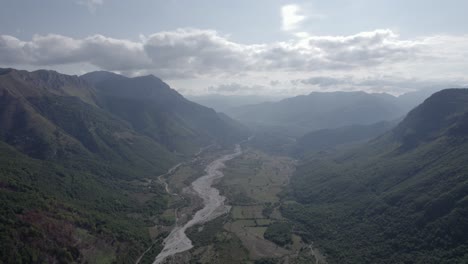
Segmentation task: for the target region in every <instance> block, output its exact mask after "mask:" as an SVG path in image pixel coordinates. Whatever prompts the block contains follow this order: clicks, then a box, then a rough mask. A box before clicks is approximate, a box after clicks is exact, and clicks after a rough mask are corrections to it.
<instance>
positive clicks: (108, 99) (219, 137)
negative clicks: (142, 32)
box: [81, 72, 246, 154]
mask: <svg viewBox="0 0 468 264" xmlns="http://www.w3.org/2000/svg"><path fill="white" fill-rule="evenodd" d="M81 78H83V79H85V80H87V81H89V82H90V83H92V84H93V85H94V86H95V87H96V90H97V95H98V98H99V101H100V102H99V104H100V106H101V107H102V108H103V109H105V110H107V111H108V112H110V113H112V114H113V115H115V116H118V117H119V118H121V119H123V120H125V121H127V122H128V123H130V124H131V126H132V128H133V129H135V130H136V131H138V132H139V133H142V134H144V135H146V136H148V137H150V138H152V139H154V140H156V141H157V142H160V143H161V144H163V145H164V146H166V147H167V148H168V149H169V150H171V151H176V152H178V153H183V154H187V153H194V152H196V151H198V149H199V148H200V147H201V146H205V145H208V144H210V143H212V141H217V142H218V143H222V142H229V143H233V142H235V141H238V140H240V139H241V138H242V137H244V136H245V135H246V130H245V128H244V127H242V126H241V125H240V124H238V123H237V122H234V120H230V121H229V122H227V120H226V119H227V117H226V116H224V115H223V116H221V115H219V114H218V113H216V112H215V111H214V110H213V109H210V108H207V107H204V106H201V105H199V104H196V103H193V102H191V101H189V100H187V99H185V98H184V97H183V96H182V95H180V94H179V93H177V92H176V91H175V90H173V89H171V88H170V87H169V86H168V85H167V84H166V83H164V82H163V81H162V80H161V79H159V78H157V77H155V76H152V75H150V76H142V77H135V78H125V77H123V76H120V75H115V74H108V73H103V72H93V73H88V74H85V75H83V76H82V77H81Z"/></svg>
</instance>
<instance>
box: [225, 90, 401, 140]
mask: <svg viewBox="0 0 468 264" xmlns="http://www.w3.org/2000/svg"><path fill="white" fill-rule="evenodd" d="M407 110H408V109H404V108H401V107H400V106H399V104H398V101H397V98H396V97H394V96H391V95H388V94H368V93H365V92H330V93H320V92H313V93H311V94H309V95H301V96H296V97H292V98H287V99H284V100H281V101H279V102H269V103H262V104H256V105H249V106H243V107H239V108H235V109H231V110H229V111H228V112H227V114H228V115H230V116H231V117H233V118H235V119H237V120H239V121H241V122H243V123H246V124H249V125H251V126H252V127H255V128H260V129H274V130H277V131H283V133H284V134H286V135H289V136H302V135H304V134H305V133H307V132H310V131H314V130H319V129H326V128H338V127H343V126H350V125H366V124H372V123H376V122H379V121H383V120H393V119H396V118H399V117H401V116H403V115H404V114H406V112H407Z"/></svg>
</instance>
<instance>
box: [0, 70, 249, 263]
mask: <svg viewBox="0 0 468 264" xmlns="http://www.w3.org/2000/svg"><path fill="white" fill-rule="evenodd" d="M0 128H1V129H0V153H2V155H0V262H5V263H18V262H22V263H73V262H83V263H86V262H87V263H99V262H103V261H104V262H115V263H130V262H135V260H136V259H137V258H138V256H139V255H140V254H141V253H142V252H143V251H144V250H145V249H146V248H148V246H149V245H150V244H152V243H153V242H154V240H152V239H151V238H150V236H149V234H148V227H151V226H153V225H154V223H155V222H158V221H163V220H161V215H162V212H163V211H164V210H165V209H166V208H167V206H168V204H167V203H168V200H169V198H168V195H167V194H166V192H165V191H164V188H163V187H162V186H161V185H160V184H158V182H157V181H151V180H150V179H151V178H153V177H155V176H157V175H160V174H162V173H164V172H165V171H167V169H169V168H170V167H172V166H173V165H174V164H175V163H177V162H178V161H180V160H182V159H185V158H188V157H189V155H191V154H193V153H195V152H197V151H198V150H199V148H200V147H203V146H206V145H208V144H211V143H213V142H217V143H219V144H231V143H233V142H236V141H238V140H240V139H241V138H245V137H246V135H247V133H246V131H245V130H244V128H243V127H242V126H241V125H239V124H238V123H237V122H235V121H233V120H231V119H229V118H228V117H226V116H225V115H219V114H217V113H216V112H215V111H214V110H212V109H209V108H206V107H204V106H201V105H198V104H196V103H193V102H190V101H188V100H186V99H185V98H183V97H182V96H181V95H180V94H178V93H177V92H176V91H174V90H172V89H171V88H170V87H169V86H168V85H167V84H165V83H164V82H162V81H161V80H160V79H158V78H156V77H154V76H144V77H136V78H127V77H124V76H120V75H116V74H113V73H107V72H96V73H90V74H87V75H85V76H81V77H79V76H70V75H64V74H60V73H58V72H55V71H45V70H39V71H34V72H27V71H20V70H15V69H0ZM142 197H144V198H142ZM162 235H164V234H162ZM153 239H155V238H153Z"/></svg>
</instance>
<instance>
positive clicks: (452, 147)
mask: <svg viewBox="0 0 468 264" xmlns="http://www.w3.org/2000/svg"><path fill="white" fill-rule="evenodd" d="M467 150H468V89H448V90H443V91H441V92H438V93H436V94H434V95H432V96H431V97H430V98H428V99H427V100H426V101H425V102H424V103H423V104H421V105H420V106H418V107H417V108H415V109H414V110H412V111H411V112H410V113H409V114H408V116H407V117H406V118H405V119H404V120H403V121H402V122H401V123H400V124H399V125H398V126H397V127H396V128H394V129H392V130H391V131H389V132H387V133H386V134H385V135H383V136H380V137H378V138H377V139H375V140H373V141H371V142H369V143H367V144H365V145H363V146H360V147H357V148H354V149H352V150H347V151H345V152H341V153H338V154H333V155H328V156H324V155H323V154H321V155H316V156H313V157H309V159H307V160H303V161H302V163H301V165H300V166H299V167H298V169H297V171H296V173H295V175H294V177H293V178H292V181H291V190H290V195H291V197H292V198H293V199H294V200H296V201H297V202H298V203H289V204H286V205H283V207H282V212H283V214H284V215H285V216H287V217H288V218H290V219H294V221H295V222H296V223H297V224H298V227H297V228H298V231H299V230H302V231H301V232H302V235H303V236H304V237H306V238H308V239H310V240H313V241H314V242H316V243H318V245H319V246H320V247H321V248H322V249H323V250H324V251H325V252H326V253H327V254H328V258H327V259H328V260H329V262H330V263H466V262H467V261H468V255H467V252H468V202H467V201H468V165H467V164H468V163H467V162H466V161H467V160H468V151H467Z"/></svg>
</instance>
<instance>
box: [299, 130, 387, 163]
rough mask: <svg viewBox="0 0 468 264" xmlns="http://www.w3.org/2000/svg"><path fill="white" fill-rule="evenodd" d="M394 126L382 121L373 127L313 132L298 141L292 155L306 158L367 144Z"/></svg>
mask: <svg viewBox="0 0 468 264" xmlns="http://www.w3.org/2000/svg"><path fill="white" fill-rule="evenodd" d="M394 126H396V122H395V121H381V122H378V123H375V124H371V125H351V126H345V127H339V128H329V129H321V130H316V131H312V132H309V133H307V134H305V135H304V136H302V137H300V138H299V139H298V140H297V142H296V143H295V144H294V147H293V150H292V155H293V156H295V157H298V158H304V157H306V156H308V155H313V153H316V152H319V151H323V150H328V149H333V148H337V147H340V146H346V145H352V144H356V143H359V142H365V141H367V140H370V139H372V138H375V137H377V136H379V135H381V134H384V133H385V132H387V131H388V130H390V129H392V128H393V127H394Z"/></svg>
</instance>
